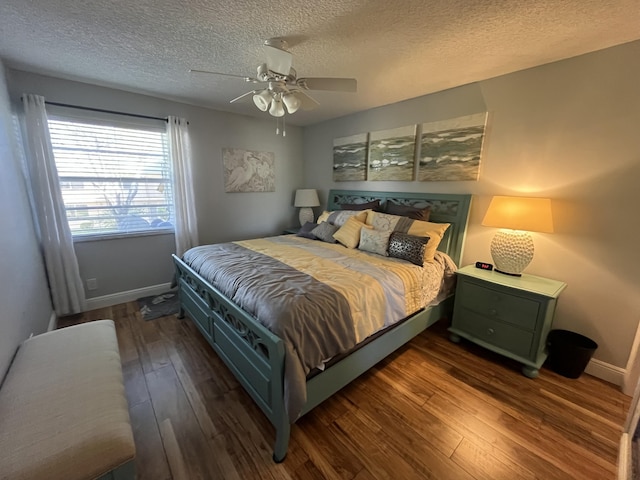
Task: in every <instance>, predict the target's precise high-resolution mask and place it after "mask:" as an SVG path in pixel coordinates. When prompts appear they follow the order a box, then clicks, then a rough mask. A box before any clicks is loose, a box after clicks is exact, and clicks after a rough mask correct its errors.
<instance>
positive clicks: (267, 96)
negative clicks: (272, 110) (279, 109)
mask: <svg viewBox="0 0 640 480" xmlns="http://www.w3.org/2000/svg"><path fill="white" fill-rule="evenodd" d="M253 103H255V104H256V107H258V108H259V109H260V110H262V111H263V112H266V111H267V109H268V108H269V104H270V103H271V92H269V90H263V91H262V92H260V93H257V94H255V95H254V96H253Z"/></svg>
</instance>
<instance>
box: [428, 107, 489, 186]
mask: <svg viewBox="0 0 640 480" xmlns="http://www.w3.org/2000/svg"><path fill="white" fill-rule="evenodd" d="M486 122H487V113H486V112H484V113H478V114H474V115H468V116H464V117H457V118H452V119H449V120H442V121H438V122H430V123H423V124H422V132H421V134H420V160H419V164H418V180H420V181H421V182H455V181H477V180H478V174H479V172H480V158H481V156H482V143H483V141H484V132H485V125H486Z"/></svg>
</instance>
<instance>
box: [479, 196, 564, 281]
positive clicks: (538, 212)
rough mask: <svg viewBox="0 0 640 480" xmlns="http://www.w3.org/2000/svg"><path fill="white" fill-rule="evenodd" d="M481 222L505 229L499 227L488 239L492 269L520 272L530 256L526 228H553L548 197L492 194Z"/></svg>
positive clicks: (542, 230) (539, 229) (512, 272)
mask: <svg viewBox="0 0 640 480" xmlns="http://www.w3.org/2000/svg"><path fill="white" fill-rule="evenodd" d="M482 225H484V226H486V227H497V228H502V229H505V230H499V231H498V232H497V233H496V234H495V236H494V237H493V240H492V241H491V258H493V261H494V263H495V264H496V270H497V271H498V272H501V273H506V274H509V275H520V274H521V273H522V271H523V270H524V269H525V268H527V266H528V265H529V263H530V262H531V260H533V252H534V248H533V238H531V235H530V234H529V232H545V233H552V232H553V218H552V216H551V200H549V199H548V198H530V197H502V196H496V197H493V198H492V199H491V203H490V204H489V208H488V209H487V213H486V214H485V216H484V219H483V220H482Z"/></svg>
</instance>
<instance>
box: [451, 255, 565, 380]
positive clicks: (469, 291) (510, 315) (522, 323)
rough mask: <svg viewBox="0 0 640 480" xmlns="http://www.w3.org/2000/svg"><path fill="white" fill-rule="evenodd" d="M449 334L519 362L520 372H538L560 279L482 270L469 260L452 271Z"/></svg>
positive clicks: (560, 288)
mask: <svg viewBox="0 0 640 480" xmlns="http://www.w3.org/2000/svg"><path fill="white" fill-rule="evenodd" d="M457 277H458V278H457V286H456V296H455V303H454V307H453V319H452V321H451V327H450V328H449V332H451V334H450V336H449V338H450V339H451V341H453V342H456V343H457V342H459V341H460V337H463V338H466V339H467V340H470V341H472V342H474V343H477V344H478V345H481V346H483V347H485V348H487V349H489V350H492V351H494V352H496V353H499V354H501V355H504V356H505V357H509V358H512V359H514V360H516V361H518V362H520V363H523V364H524V366H523V367H522V373H523V374H524V375H525V376H527V377H529V378H535V377H537V376H538V371H539V369H540V367H541V366H542V364H543V363H544V361H545V360H546V358H547V350H546V340H547V334H548V333H549V330H551V326H552V324H553V315H554V313H555V309H556V303H557V301H558V297H559V296H560V293H562V291H563V290H564V289H565V287H566V286H567V284H566V283H564V282H559V281H557V280H551V279H548V278H543V277H537V276H534V275H527V274H522V276H521V277H514V276H510V275H505V274H502V273H498V272H495V271H488V270H481V269H478V268H476V267H475V266H473V265H470V266H466V267H463V268H461V269H459V270H458V271H457Z"/></svg>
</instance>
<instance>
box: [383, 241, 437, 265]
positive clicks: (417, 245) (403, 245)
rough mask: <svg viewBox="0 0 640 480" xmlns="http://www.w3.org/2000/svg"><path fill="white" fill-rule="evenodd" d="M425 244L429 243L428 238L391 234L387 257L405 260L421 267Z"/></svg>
mask: <svg viewBox="0 0 640 480" xmlns="http://www.w3.org/2000/svg"><path fill="white" fill-rule="evenodd" d="M427 243H429V237H417V236H415V235H408V234H406V233H400V232H393V233H392V234H391V237H390V238H389V256H390V257H394V258H400V259H402V260H407V261H409V262H411V263H413V264H414V265H418V266H420V267H422V266H423V264H424V260H425V258H424V253H425V249H426V245H427Z"/></svg>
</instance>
